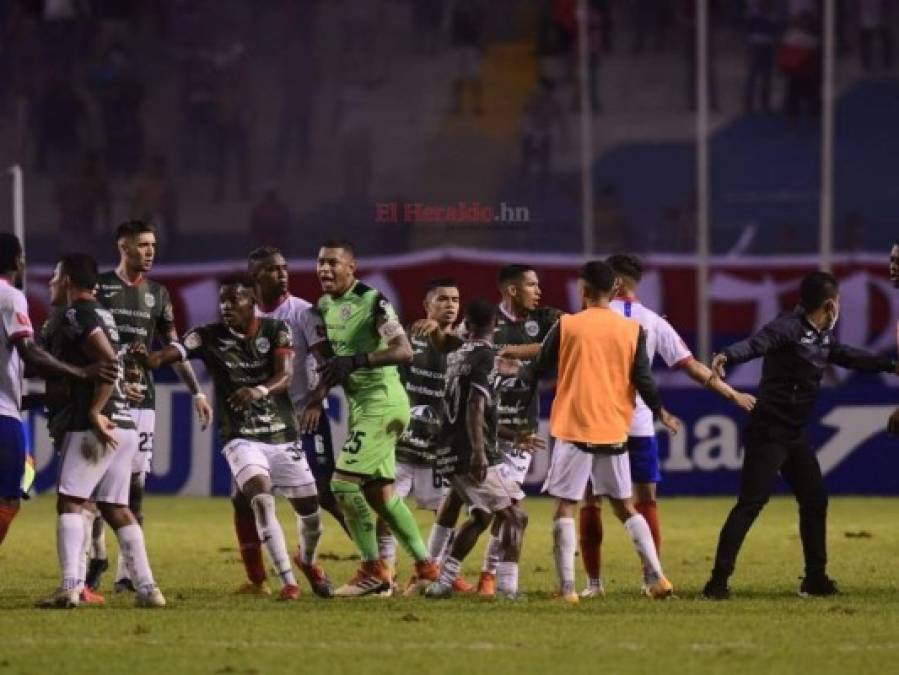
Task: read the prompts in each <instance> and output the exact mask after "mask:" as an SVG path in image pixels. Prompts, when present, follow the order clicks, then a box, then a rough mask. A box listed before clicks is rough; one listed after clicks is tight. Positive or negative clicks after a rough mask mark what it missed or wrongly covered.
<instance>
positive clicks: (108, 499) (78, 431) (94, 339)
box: [38, 254, 166, 608]
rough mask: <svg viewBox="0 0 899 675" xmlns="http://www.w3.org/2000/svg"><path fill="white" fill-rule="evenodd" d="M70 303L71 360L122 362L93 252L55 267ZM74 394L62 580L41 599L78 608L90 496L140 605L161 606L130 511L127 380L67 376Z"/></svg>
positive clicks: (62, 499) (134, 441)
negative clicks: (99, 297) (97, 293)
mask: <svg viewBox="0 0 899 675" xmlns="http://www.w3.org/2000/svg"><path fill="white" fill-rule="evenodd" d="M54 276H55V277H56V283H57V284H58V288H59V289H60V290H64V291H65V294H66V298H67V300H68V305H69V306H68V309H67V310H66V313H65V318H66V321H65V323H64V324H63V325H62V326H60V331H61V332H62V334H63V338H62V339H63V346H62V352H63V355H64V357H65V358H66V360H67V361H71V362H74V363H78V364H83V365H88V364H92V363H106V364H117V363H118V360H119V357H118V351H119V342H118V337H119V336H118V331H117V330H116V325H115V320H114V319H113V317H112V315H111V314H110V313H109V312H108V311H107V310H106V309H104V308H103V307H102V306H101V305H100V304H99V303H98V302H97V301H96V300H95V299H94V288H95V287H96V285H97V276H98V275H97V264H96V262H95V261H94V260H93V258H91V257H90V256H87V255H83V254H72V255H68V256H65V257H64V258H63V259H62V260H61V261H60V262H59V264H58V265H57V266H56V270H55V272H54ZM68 386H69V391H70V396H69V402H68V405H67V406H66V408H65V410H64V411H63V412H62V413H61V416H62V417H63V429H64V431H65V433H64V435H63V440H62V449H61V453H62V463H61V466H60V471H59V483H58V485H57V493H58V495H59V498H58V501H57V513H58V514H59V516H58V519H57V527H56V538H57V542H56V546H57V551H58V555H59V566H60V570H61V572H62V581H61V583H60V585H59V588H58V589H57V590H56V591H55V592H54V593H53V594H52V595H50V596H49V597H48V598H46V599H45V600H42V601H41V602H40V603H38V604H39V605H40V606H42V607H62V608H66V607H76V606H78V604H79V602H80V597H79V596H80V592H81V590H82V588H83V585H84V579H83V577H82V576H81V575H82V573H83V571H84V569H85V567H84V565H83V563H82V561H83V560H84V538H85V530H86V527H85V522H84V519H83V517H82V515H81V510H82V506H83V504H84V502H85V501H87V500H88V499H93V500H94V501H95V502H96V504H97V507H98V508H99V510H100V513H101V514H102V515H103V518H104V520H106V522H107V523H109V525H110V526H111V527H112V528H113V530H115V533H116V537H117V538H118V541H119V549H120V551H121V554H122V557H123V558H124V559H125V563H126V565H127V566H128V568H129V573H130V574H129V576H130V578H132V579H133V580H134V585H135V587H136V590H137V596H136V599H135V604H136V605H137V606H138V607H163V606H164V605H165V604H166V603H165V598H164V597H163V595H162V593H161V592H160V590H159V588H158V587H157V586H156V582H155V581H154V579H153V573H152V571H151V570H150V564H149V561H148V559H147V551H146V547H145V544H144V534H143V530H142V529H141V527H140V525H139V524H138V522H137V519H136V518H135V516H134V514H133V513H132V512H131V510H130V509H129V508H128V484H129V479H130V473H131V462H132V461H133V458H134V455H135V453H136V452H137V446H138V436H137V431H136V430H135V427H134V420H133V419H132V418H131V415H130V414H129V413H128V404H127V401H126V400H125V395H124V393H123V390H122V382H121V381H120V380H117V381H116V382H115V383H113V384H109V383H99V384H93V383H87V382H84V381H83V380H80V379H74V378H69V382H68Z"/></svg>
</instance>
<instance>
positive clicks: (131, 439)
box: [56, 429, 137, 506]
mask: <svg viewBox="0 0 899 675" xmlns="http://www.w3.org/2000/svg"><path fill="white" fill-rule="evenodd" d="M112 435H113V436H114V437H115V439H116V441H118V446H117V447H116V448H114V449H112V448H111V449H108V450H107V451H105V452H104V453H103V454H102V455H101V456H100V458H99V459H98V460H97V461H96V462H93V461H91V460H89V459H86V458H85V456H84V454H82V452H81V447H82V445H83V444H84V443H85V442H88V443H91V442H93V443H96V442H97V441H96V436H95V435H94V432H93V431H69V432H66V434H65V436H63V439H62V444H61V455H62V465H61V466H60V468H59V485H58V487H57V490H56V491H57V492H58V493H59V494H61V495H66V496H68V497H78V498H79V499H92V500H94V501H95V502H104V503H106V504H116V505H119V506H128V493H129V491H130V485H131V463H132V462H133V461H134V455H135V454H137V432H136V431H135V430H134V429H115V430H113V432H112Z"/></svg>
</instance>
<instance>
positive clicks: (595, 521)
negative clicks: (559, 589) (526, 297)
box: [579, 254, 755, 597]
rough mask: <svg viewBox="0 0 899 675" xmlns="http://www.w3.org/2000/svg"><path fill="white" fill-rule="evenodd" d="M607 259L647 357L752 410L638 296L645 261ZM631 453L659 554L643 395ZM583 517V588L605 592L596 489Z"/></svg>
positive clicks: (639, 505)
mask: <svg viewBox="0 0 899 675" xmlns="http://www.w3.org/2000/svg"><path fill="white" fill-rule="evenodd" d="M606 262H607V263H608V264H609V265H610V266H611V267H612V269H613V270H614V271H615V274H616V275H617V276H618V280H619V287H618V297H617V298H616V299H614V300H613V301H612V302H611V308H612V309H613V310H614V311H616V312H618V313H619V314H621V315H623V316H626V317H628V318H631V319H634V320H635V321H637V322H638V323H639V324H640V325H641V326H642V327H643V330H644V331H645V333H646V352H647V356H648V357H649V362H650V363H652V361H653V359H654V358H655V356H656V355H657V354H658V355H659V356H660V357H661V358H662V360H663V361H664V362H665V364H666V365H667V366H668V367H669V368H675V369H677V368H679V369H682V370H683V371H684V372H685V373H687V375H689V376H690V378H691V379H693V380H694V381H696V382H697V383H699V384H702V385H704V386H706V387H708V388H709V389H711V390H712V391H715V392H717V393H718V394H720V395H721V396H723V397H724V398H726V399H728V400H730V401H733V402H734V403H735V404H736V405H738V406H740V407H741V408H743V409H744V410H747V411H748V410H751V409H752V407H753V406H754V405H755V398H754V397H752V396H751V395H749V394H743V393H740V392H737V391H734V390H733V389H732V388H731V387H730V385H728V384H727V383H726V382H724V381H723V380H721V379H720V378H719V377H717V376H716V375H715V374H714V373H713V372H712V371H711V370H710V369H709V368H708V367H706V365H705V364H703V363H701V362H700V361H697V360H696V359H695V358H693V354H692V352H691V351H690V349H689V347H687V345H686V344H685V343H684V341H683V340H682V339H681V337H680V335H678V334H677V331H675V330H674V328H673V327H672V326H671V324H670V323H668V321H666V320H665V318H664V317H661V316H659V315H658V314H656V313H655V312H654V311H652V310H651V309H649V308H648V307H646V306H644V305H643V304H641V303H640V301H639V300H638V299H637V295H636V292H637V287H638V285H639V283H640V280H641V278H642V277H643V265H642V263H641V261H640V260H639V258H637V257H636V256H633V255H627V254H618V255H613V256H611V257H610V258H609V259H608V260H607V261H606ZM628 454H629V457H630V465H631V480H632V481H633V484H634V498H635V499H634V502H635V503H634V507H635V508H636V510H637V511H638V512H639V513H640V514H642V515H643V517H644V518H645V519H646V522H647V523H648V524H649V528H650V531H651V532H652V538H653V541H654V542H655V546H656V551H657V552H659V555H661V550H662V549H661V544H662V536H661V529H660V526H659V517H658V509H657V505H656V485H657V484H658V483H659V481H660V480H661V479H662V474H661V471H660V468H659V447H658V441H657V439H656V434H655V423H654V421H653V417H652V411H651V410H650V409H649V408H648V407H647V406H646V404H645V403H644V402H643V400H642V399H641V398H640V396H639V394H638V395H637V407H636V410H635V412H634V418H633V422H632V424H631V429H630V432H629V435H628ZM579 521H580V522H579V529H580V540H581V541H580V543H581V556H582V558H583V561H584V568H585V570H586V572H587V576H588V578H589V585H588V586H587V588H586V589H584V591H582V593H581V596H582V597H596V596H600V595H602V594H603V585H602V578H601V575H600V561H601V555H600V549H601V544H602V520H601V518H600V501H599V498H597V497H594V496H593V494H592V492H591V494H588V495H587V496H586V500H585V503H584V505H583V507H582V508H581V510H580V514H579Z"/></svg>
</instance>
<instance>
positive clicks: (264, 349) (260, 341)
mask: <svg viewBox="0 0 899 675" xmlns="http://www.w3.org/2000/svg"><path fill="white" fill-rule="evenodd" d="M271 348H272V343H271V342H269V341H268V338H267V337H258V338H256V349H258V350H259V351H260V353H262V354H268V351H269V349H271Z"/></svg>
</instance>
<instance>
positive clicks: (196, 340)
mask: <svg viewBox="0 0 899 675" xmlns="http://www.w3.org/2000/svg"><path fill="white" fill-rule="evenodd" d="M202 344H203V338H201V337H200V334H199V333H190V334H188V336H187V337H186V338H185V339H184V346H185V347H186V348H187V349H198V348H199V347H200V345H202Z"/></svg>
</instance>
